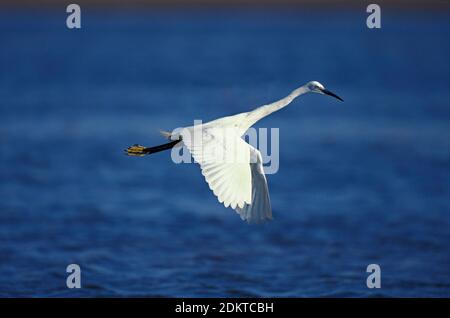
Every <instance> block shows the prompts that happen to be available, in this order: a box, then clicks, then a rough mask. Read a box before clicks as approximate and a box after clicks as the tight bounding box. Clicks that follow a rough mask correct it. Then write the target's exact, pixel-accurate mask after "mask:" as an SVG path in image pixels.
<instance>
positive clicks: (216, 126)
mask: <svg viewBox="0 0 450 318" xmlns="http://www.w3.org/2000/svg"><path fill="white" fill-rule="evenodd" d="M306 93H318V94H322V95H329V96H332V97H335V98H337V99H339V100H341V101H343V100H342V98H340V97H339V96H337V95H336V94H334V93H332V92H330V91H329V90H327V89H325V87H324V86H323V85H322V84H320V83H319V82H316V81H312V82H309V83H307V84H305V85H303V86H301V87H299V88H297V89H296V90H294V91H292V92H291V93H290V94H289V95H288V96H286V97H284V98H282V99H280V100H278V101H276V102H273V103H271V104H267V105H263V106H260V107H258V108H256V109H254V110H252V111H249V112H245V113H240V114H237V115H232V116H227V117H222V118H219V119H216V120H213V121H210V122H207V123H203V124H199V125H194V126H190V127H185V128H182V129H180V130H177V131H174V132H173V133H168V132H162V134H163V135H164V136H166V137H167V138H168V139H169V140H171V141H170V142H169V143H166V144H163V145H159V146H156V147H144V146H141V145H134V146H131V147H128V149H126V150H125V152H126V154H128V155H129V156H145V155H149V154H152V153H155V152H159V151H163V150H167V149H171V148H173V147H175V146H177V147H178V146H183V145H184V146H186V148H187V149H188V150H189V152H190V153H191V155H192V157H193V158H194V160H195V161H196V162H197V163H199V165H200V168H201V171H202V175H203V176H204V177H205V180H206V182H207V183H208V185H209V188H210V189H211V190H212V191H213V193H214V195H215V196H217V198H218V200H219V202H220V203H223V204H224V205H225V207H231V208H233V209H234V210H235V211H236V212H237V213H238V214H239V215H240V217H241V219H242V220H245V221H247V222H248V223H260V222H264V221H266V220H270V219H272V208H271V205H270V199H269V190H268V188H267V180H266V176H265V175H264V169H263V161H262V157H261V153H260V152H259V151H258V149H256V148H254V147H252V146H251V145H249V144H248V143H247V142H245V140H244V139H242V136H243V135H244V134H245V132H246V131H247V130H248V129H249V128H250V127H251V126H253V125H254V124H255V123H256V122H257V121H259V120H261V119H262V118H264V117H266V116H268V115H270V114H272V113H273V112H275V111H277V110H280V109H282V108H283V107H286V106H287V105H289V104H290V103H291V102H292V101H293V100H294V99H295V98H297V97H298V96H300V95H303V94H306ZM193 136H194V137H193ZM195 136H197V137H195ZM230 158H231V160H230Z"/></svg>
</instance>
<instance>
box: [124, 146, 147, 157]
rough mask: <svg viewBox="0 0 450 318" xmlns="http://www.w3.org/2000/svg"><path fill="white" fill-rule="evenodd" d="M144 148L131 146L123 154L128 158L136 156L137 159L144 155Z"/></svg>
mask: <svg viewBox="0 0 450 318" xmlns="http://www.w3.org/2000/svg"><path fill="white" fill-rule="evenodd" d="M145 149H146V147H144V146H141V145H133V146H131V147H128V148H127V149H126V150H125V152H126V154H127V155H129V156H137V157H142V156H145V155H146V152H145Z"/></svg>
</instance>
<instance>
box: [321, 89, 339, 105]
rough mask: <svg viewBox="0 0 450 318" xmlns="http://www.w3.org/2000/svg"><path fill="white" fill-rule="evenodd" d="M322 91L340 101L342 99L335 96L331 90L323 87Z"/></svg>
mask: <svg viewBox="0 0 450 318" xmlns="http://www.w3.org/2000/svg"><path fill="white" fill-rule="evenodd" d="M322 93H324V94H325V95H330V96H333V97H334V98H337V99H339V100H340V101H341V102H343V101H344V100H343V99H342V98H340V97H339V96H337V95H336V94H335V93H332V92H330V91H329V90H327V89H323V90H322Z"/></svg>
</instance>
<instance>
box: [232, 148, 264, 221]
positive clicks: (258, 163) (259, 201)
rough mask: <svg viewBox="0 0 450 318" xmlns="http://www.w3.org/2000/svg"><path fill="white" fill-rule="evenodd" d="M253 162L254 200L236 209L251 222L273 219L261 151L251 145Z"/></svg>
mask: <svg viewBox="0 0 450 318" xmlns="http://www.w3.org/2000/svg"><path fill="white" fill-rule="evenodd" d="M249 147H250V152H251V158H252V160H251V161H252V163H250V169H251V172H252V200H251V204H245V206H244V207H242V208H241V207H237V208H236V209H235V210H236V212H237V213H239V215H240V216H241V219H243V220H246V221H247V222H249V223H261V222H264V221H267V220H271V219H272V207H271V205H270V198H269V189H268V186H267V180H266V176H265V174H264V168H263V165H262V157H261V153H260V152H259V151H258V150H257V149H255V148H253V147H252V146H250V145H249Z"/></svg>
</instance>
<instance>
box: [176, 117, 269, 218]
mask: <svg viewBox="0 0 450 318" xmlns="http://www.w3.org/2000/svg"><path fill="white" fill-rule="evenodd" d="M180 135H181V137H182V140H183V143H184V144H185V145H186V147H187V148H188V150H189V151H190V153H191V155H192V157H193V158H194V159H195V161H196V162H198V163H199V164H200V168H201V170H202V175H203V176H204V177H205V180H206V182H207V183H208V185H209V188H210V189H211V190H212V191H213V193H214V195H216V196H217V198H218V200H219V202H221V203H223V204H224V205H225V207H231V208H233V209H235V210H236V212H237V213H239V214H240V216H241V218H242V219H243V220H246V221H247V222H249V223H260V222H263V221H265V220H270V219H271V218H272V209H271V206H270V199H269V191H268V188H267V181H266V177H265V175H264V170H263V166H262V158H261V153H260V152H259V151H258V150H257V149H255V148H253V147H252V146H250V145H249V144H247V143H246V142H245V141H244V140H242V139H241V138H240V137H239V136H238V135H236V134H235V131H234V130H233V129H226V128H223V127H207V126H206V127H205V126H204V125H203V126H202V125H198V126H193V127H188V128H185V129H183V130H182V131H181V133H180Z"/></svg>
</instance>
